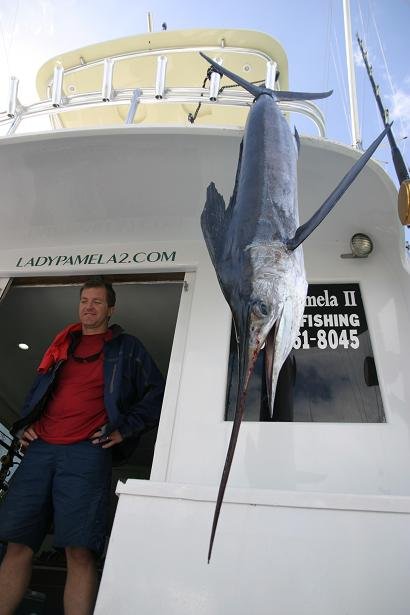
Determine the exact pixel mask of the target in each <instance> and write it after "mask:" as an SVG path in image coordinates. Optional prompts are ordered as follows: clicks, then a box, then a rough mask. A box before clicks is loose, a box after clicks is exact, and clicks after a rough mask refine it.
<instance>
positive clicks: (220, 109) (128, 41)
mask: <svg viewBox="0 0 410 615" xmlns="http://www.w3.org/2000/svg"><path fill="white" fill-rule="evenodd" d="M199 51H203V52H205V53H207V54H208V55H210V56H211V57H212V58H218V61H219V59H220V60H221V61H222V63H223V64H224V65H226V66H228V67H229V69H230V70H232V71H234V72H235V73H237V74H239V75H241V76H243V77H244V78H245V79H247V80H248V81H253V82H264V81H265V78H266V74H267V62H270V63H276V74H277V75H279V76H278V77H277V81H276V86H275V87H276V88H279V89H282V90H288V89H289V88H288V62H287V57H286V54H285V51H284V49H283V47H282V46H281V44H280V43H279V42H278V41H276V40H275V39H274V38H272V37H271V36H268V35H267V34H263V33H261V32H255V31H252V30H233V29H191V30H181V31H161V32H149V33H146V34H140V35H138V36H129V37H126V38H121V39H116V40H111V41H107V42H103V43H97V44H95V45H89V46H87V47H83V48H81V49H76V50H74V51H69V52H67V53H63V54H60V55H58V56H56V57H54V58H51V59H50V60H49V61H48V62H46V63H45V64H44V65H43V66H42V67H41V68H40V70H39V72H38V75H37V91H38V93H39V96H40V98H41V99H42V100H45V99H48V98H50V96H51V93H52V87H53V79H54V77H53V75H54V70H55V67H56V65H57V66H62V67H63V69H64V77H63V82H62V97H63V98H64V97H67V98H68V97H69V98H70V99H71V100H73V99H76V98H77V102H78V101H79V100H80V98H81V97H83V98H84V95H91V94H92V93H97V94H98V93H99V92H101V91H102V87H103V84H104V73H105V71H106V70H107V68H105V64H107V62H105V61H106V59H110V60H112V61H113V62H114V66H113V69H112V96H111V97H109V100H106V101H103V100H102V98H101V100H100V101H99V104H97V105H95V104H94V105H91V104H84V105H83V106H81V105H80V106H78V105H76V106H75V107H74V106H73V110H72V111H71V110H69V111H67V110H66V111H65V112H64V113H59V114H58V115H56V116H54V117H55V118H57V119H56V120H55V123H56V127H61V128H63V127H64V128H79V127H85V126H91V125H94V126H95V125H99V126H104V125H116V124H122V123H124V122H125V121H126V119H127V115H128V111H129V107H130V93H132V92H133V91H134V90H135V89H136V88H139V89H141V90H142V92H143V95H142V97H141V102H142V103H148V102H150V103H151V104H140V105H139V106H138V109H137V112H136V114H135V117H134V119H133V121H134V123H137V124H140V123H145V124H157V125H158V124H175V123H178V124H180V123H182V124H187V123H188V122H189V120H188V115H189V114H190V113H191V114H192V115H194V114H195V112H196V109H197V107H198V102H197V100H198V92H199V91H200V90H201V88H202V89H203V88H204V81H205V79H206V77H207V70H208V68H209V65H208V64H207V62H206V61H205V60H204V59H203V58H202V57H201V56H200V55H199ZM163 57H166V78H165V88H166V92H167V94H169V96H166V97H165V96H164V99H163V100H159V99H156V98H155V86H156V79H157V77H158V58H163ZM104 62H105V63H104ZM208 85H209V81H208ZM220 86H221V87H224V88H227V89H228V88H229V89H230V91H231V94H232V96H231V98H232V100H231V103H232V104H230V103H229V100H228V101H227V102H226V103H224V104H223V105H219V104H218V105H213V104H212V103H210V101H209V98H208V97H207V95H206V93H205V92H204V93H203V94H202V93H200V96H201V97H202V96H203V100H202V104H201V108H200V109H199V112H198V113H197V116H196V118H195V123H196V124H206V125H210V124H211V125H217V126H218V125H225V126H243V125H244V123H245V120H246V116H247V113H248V106H245V107H244V106H241V107H238V106H235V99H237V98H238V96H242V98H243V96H247V97H248V98H249V105H250V104H251V103H252V96H251V95H249V94H248V93H245V92H244V90H243V89H242V88H240V87H239V86H236V85H234V84H233V83H232V81H230V80H229V79H227V78H226V77H222V79H221V82H220ZM207 87H208V86H207ZM190 93H191V96H190ZM125 94H127V96H125ZM165 98H166V100H165ZM81 100H83V99H81ZM84 100H85V99H84ZM164 103H166V104H164ZM204 103H208V104H204Z"/></svg>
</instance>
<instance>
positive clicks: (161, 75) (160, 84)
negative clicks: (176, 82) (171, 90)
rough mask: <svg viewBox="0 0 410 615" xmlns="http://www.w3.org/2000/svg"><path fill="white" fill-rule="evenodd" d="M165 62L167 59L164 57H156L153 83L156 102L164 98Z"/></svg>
mask: <svg viewBox="0 0 410 615" xmlns="http://www.w3.org/2000/svg"><path fill="white" fill-rule="evenodd" d="M167 62H168V59H167V57H166V56H158V60H157V78H156V82H155V98H156V99H157V100H161V98H163V96H164V91H165V75H166V72H167Z"/></svg>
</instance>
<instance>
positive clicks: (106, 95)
mask: <svg viewBox="0 0 410 615" xmlns="http://www.w3.org/2000/svg"><path fill="white" fill-rule="evenodd" d="M113 70H114V60H112V59H111V58H105V60H104V75H103V84H102V89H101V98H102V99H103V101H104V102H109V101H110V100H111V97H112V73H113Z"/></svg>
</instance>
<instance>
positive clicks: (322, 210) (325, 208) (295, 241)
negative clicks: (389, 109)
mask: <svg viewBox="0 0 410 615" xmlns="http://www.w3.org/2000/svg"><path fill="white" fill-rule="evenodd" d="M390 126H391V124H389V126H386V128H385V129H384V130H383V132H382V133H381V134H380V135H379V136H378V137H377V139H376V140H375V141H373V143H372V144H371V145H370V147H369V148H368V149H367V150H366V151H365V152H364V154H362V156H361V157H360V158H359V160H357V162H356V163H355V164H354V165H353V166H352V168H351V169H350V171H348V173H346V175H345V176H344V178H343V179H342V181H341V182H340V183H339V184H338V185H337V187H336V188H335V189H334V190H333V192H332V194H331V195H330V196H328V198H327V199H326V201H325V202H324V203H323V205H321V207H319V209H318V210H317V211H316V212H315V213H314V214H313V216H312V217H311V218H310V219H309V220H308V221H307V222H305V224H302V225H301V226H299V228H298V229H297V231H296V233H295V236H294V237H292V239H289V241H288V242H287V244H286V245H287V247H288V249H289V250H295V249H296V248H297V247H298V246H300V244H301V243H302V242H303V241H305V239H307V238H308V237H309V235H310V234H311V233H313V231H314V230H315V228H316V227H317V226H319V224H320V223H321V222H322V221H323V220H324V219H325V218H326V216H327V215H328V213H330V212H331V211H332V209H333V207H334V206H335V205H336V203H337V202H338V201H339V199H340V198H341V197H342V196H343V195H344V193H345V192H346V190H347V189H348V188H349V186H350V185H351V184H352V183H353V182H354V180H355V179H356V177H357V176H358V175H359V173H360V171H361V170H362V169H363V167H364V165H365V164H366V162H367V161H368V160H369V159H370V158H371V156H372V155H373V154H374V152H375V151H376V149H377V147H378V146H379V144H380V143H381V141H382V140H383V139H384V137H385V136H386V133H387V132H388V131H389V130H390Z"/></svg>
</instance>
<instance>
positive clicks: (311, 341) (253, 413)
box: [226, 284, 385, 423]
mask: <svg viewBox="0 0 410 615" xmlns="http://www.w3.org/2000/svg"><path fill="white" fill-rule="evenodd" d="M236 386H237V355H236V342H235V336H234V332H232V335H231V348H230V360H229V371H228V388H227V412H226V418H227V420H232V418H233V414H234V411H235V402H236ZM244 420H249V421H259V420H262V421H270V420H273V421H308V422H312V421H326V422H346V423H380V422H384V421H385V415H384V410H383V403H382V399H381V395H380V389H379V386H378V378H377V370H376V366H375V362H374V358H373V351H372V345H371V341H370V336H369V331H368V328H367V321H366V316H365V312H364V307H363V302H362V297H361V293H360V287H359V285H358V284H310V285H309V289H308V297H307V300H306V307H305V313H304V316H303V321H302V326H301V329H300V333H299V337H298V339H297V340H296V343H295V346H294V349H293V351H292V353H291V355H290V356H289V357H288V359H287V360H286V362H285V363H284V365H283V367H282V370H281V373H280V376H279V381H278V387H277V391H276V397H275V407H274V416H273V417H272V418H271V417H270V413H269V409H268V405H267V395H266V387H265V378H264V352H263V351H262V352H261V353H260V356H259V357H258V360H257V363H256V367H255V372H254V374H253V377H252V379H251V382H250V386H249V391H248V396H247V403H246V408H245V415H244Z"/></svg>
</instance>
